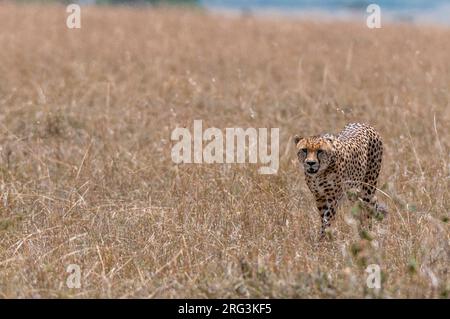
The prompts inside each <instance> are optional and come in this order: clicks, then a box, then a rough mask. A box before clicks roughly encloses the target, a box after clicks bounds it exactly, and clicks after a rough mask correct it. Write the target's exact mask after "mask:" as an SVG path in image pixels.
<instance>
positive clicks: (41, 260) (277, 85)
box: [0, 4, 450, 298]
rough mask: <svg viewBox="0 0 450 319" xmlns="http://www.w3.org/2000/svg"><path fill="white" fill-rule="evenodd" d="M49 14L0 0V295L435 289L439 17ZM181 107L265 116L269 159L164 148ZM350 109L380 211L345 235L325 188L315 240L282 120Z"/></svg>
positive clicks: (448, 135) (233, 122)
mask: <svg viewBox="0 0 450 319" xmlns="http://www.w3.org/2000/svg"><path fill="white" fill-rule="evenodd" d="M65 19H66V13H65V8H64V7H58V6H14V5H10V4H2V5H0V48H1V50H0V61H1V63H0V147H1V159H0V196H1V200H0V203H1V204H0V296H2V297H8V298H10V297H12V298H16V297H82V298H84V297H107V298H109V297H157V298H158V297H170V298H172V297H200V298H209V297H224V298H228V297H283V298H284V297H286V298H291V297H301V298H303V297H305V298H310V297H312V298H316V297H332V298H334V297H357V298H362V297H402V298H403V297H406V298H411V297H433V298H435V297H448V294H449V291H450V280H449V269H448V268H449V261H450V248H449V240H450V237H449V224H448V219H449V210H450V209H449V208H450V203H449V200H450V199H449V171H450V161H449V154H450V153H449V152H450V142H449V140H450V127H449V126H450V125H449V123H450V91H449V88H450V54H449V52H450V30H449V29H440V28H432V27H414V26H402V25H384V26H383V28H382V29H379V30H369V29H367V28H366V27H364V24H363V21H362V22H361V24H357V23H331V22H330V23H326V22H321V23H314V22H301V21H294V20H285V21H283V20H281V19H275V18H273V19H261V18H254V17H250V16H246V17H234V18H232V17H220V16H212V15H209V14H207V13H204V12H202V11H194V10H191V11H185V10H176V9H164V8H161V9H154V10H151V9H142V8H141V9H126V8H107V7H102V8H95V7H89V8H82V28H81V29H80V30H68V29H67V28H66V27H65ZM194 119H202V120H203V124H204V126H209V127H212V126H215V127H218V128H221V129H224V128H226V127H244V128H245V127H279V128H280V144H281V145H280V149H281V156H280V169H279V171H278V174H276V175H272V176H263V175H259V174H258V173H257V169H258V165H228V166H226V165H180V166H176V165H174V164H173V163H172V161H171V157H170V151H171V147H172V142H171V141H170V134H171V131H172V130H173V129H174V128H175V127H177V126H188V127H192V123H193V120H194ZM350 121H363V122H366V123H369V124H371V125H373V126H374V127H376V128H377V130H378V131H379V132H380V133H381V135H382V136H383V138H384V142H385V158H384V164H383V168H382V175H381V178H380V187H381V189H382V190H383V192H384V193H385V194H386V195H383V194H381V193H380V194H379V195H378V197H379V198H381V199H382V200H383V201H384V202H385V203H386V204H387V205H388V206H389V209H390V211H391V213H390V215H389V216H388V218H387V219H385V220H384V221H382V222H379V223H376V224H375V227H374V229H373V232H372V234H371V236H372V238H369V239H367V238H361V237H360V236H359V235H358V232H357V231H356V229H355V225H354V219H353V218H352V208H351V206H350V205H345V206H344V207H343V208H342V209H341V210H340V211H339V214H338V217H337V221H336V223H335V224H334V226H333V229H334V238H333V239H332V240H331V241H326V242H323V243H317V233H318V229H319V224H320V221H319V217H318V213H317V212H316V210H315V208H314V201H313V199H312V197H311V194H310V193H309V191H308V190H307V188H306V185H305V183H304V179H303V176H302V173H301V172H300V171H299V170H298V165H297V163H296V158H295V153H294V149H293V147H292V145H291V142H290V138H291V136H292V135H293V134H296V133H300V134H316V133H321V132H326V131H329V132H336V131H339V130H340V129H341V128H342V127H343V126H344V125H345V124H346V123H347V122H350ZM373 263H376V264H379V265H380V267H381V269H382V271H383V284H382V289H381V290H379V291H376V290H373V289H368V288H367V286H366V277H367V273H365V272H364V270H365V267H366V265H368V264H373ZM69 264H78V265H79V266H80V267H81V270H82V280H81V284H82V287H81V288H80V289H69V288H68V287H67V286H66V279H67V276H68V275H69V274H68V273H66V269H67V266H68V265H69Z"/></svg>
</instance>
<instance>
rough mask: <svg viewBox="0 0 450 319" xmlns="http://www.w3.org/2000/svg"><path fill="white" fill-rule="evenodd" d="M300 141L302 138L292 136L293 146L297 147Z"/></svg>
mask: <svg viewBox="0 0 450 319" xmlns="http://www.w3.org/2000/svg"><path fill="white" fill-rule="evenodd" d="M301 139H302V137H300V136H298V135H295V136H294V144H295V145H297V144H298V142H300V140H301Z"/></svg>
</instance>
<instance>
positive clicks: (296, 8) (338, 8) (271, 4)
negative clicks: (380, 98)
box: [16, 0, 450, 26]
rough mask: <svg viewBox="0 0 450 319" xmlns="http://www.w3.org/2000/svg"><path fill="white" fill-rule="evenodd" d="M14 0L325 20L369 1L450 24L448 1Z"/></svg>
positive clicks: (406, 18) (410, 18)
mask: <svg viewBox="0 0 450 319" xmlns="http://www.w3.org/2000/svg"><path fill="white" fill-rule="evenodd" d="M16 2H21V3H25V2H49V3H50V2H60V3H79V4H103V5H105V4H106V5H107V4H124V5H142V4H149V5H157V4H171V5H178V4H184V5H186V4H187V5H195V6H199V7H202V8H205V9H207V10H210V11H213V12H223V13H231V14H247V15H248V14H254V15H273V14H275V15H280V16H283V17H294V18H296V17H298V18H318V19H325V20H365V19H366V17H367V16H368V13H367V12H366V8H367V6H368V5H369V4H372V3H373V4H377V5H379V6H380V8H381V19H382V21H386V22H407V23H414V24H416V23H417V24H422V23H426V24H440V25H446V26H450V1H447V0H428V1H427V0H377V1H374V0H316V1H315V0H241V1H239V0H16Z"/></svg>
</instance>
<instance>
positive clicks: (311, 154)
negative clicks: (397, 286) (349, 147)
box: [294, 136, 334, 175]
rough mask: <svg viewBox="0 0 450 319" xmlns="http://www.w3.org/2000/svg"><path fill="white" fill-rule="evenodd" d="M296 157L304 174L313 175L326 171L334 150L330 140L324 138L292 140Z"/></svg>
mask: <svg viewBox="0 0 450 319" xmlns="http://www.w3.org/2000/svg"><path fill="white" fill-rule="evenodd" d="M294 143H295V145H296V148H297V157H298V160H299V161H300V165H303V168H304V170H305V173H306V174H308V175H315V174H318V173H320V172H322V171H324V170H326V169H327V167H328V166H329V165H330V163H331V161H332V159H333V153H334V149H333V146H332V144H331V140H330V139H328V138H324V137H317V136H313V137H298V136H296V137H295V138H294Z"/></svg>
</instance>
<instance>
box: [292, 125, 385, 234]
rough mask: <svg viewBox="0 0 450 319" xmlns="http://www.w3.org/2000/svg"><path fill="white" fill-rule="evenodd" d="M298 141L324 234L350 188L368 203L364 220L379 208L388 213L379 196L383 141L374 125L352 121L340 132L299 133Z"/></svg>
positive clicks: (298, 153) (299, 155) (308, 183)
mask: <svg viewBox="0 0 450 319" xmlns="http://www.w3.org/2000/svg"><path fill="white" fill-rule="evenodd" d="M294 142H295V145H296V148H297V150H298V152H297V156H298V159H299V161H300V163H301V164H302V166H303V168H304V171H305V179H306V183H307V185H308V187H309V189H310V190H311V192H312V193H313V195H314V197H315V200H316V204H317V208H318V210H319V212H320V217H321V221H322V227H321V231H320V236H321V237H323V236H324V234H325V231H326V229H327V227H329V226H330V223H331V221H332V220H333V218H334V216H335V215H336V209H337V207H338V205H339V203H340V202H341V200H342V199H343V197H344V195H345V194H346V193H347V191H349V190H357V192H358V194H359V196H358V197H359V198H360V199H361V200H362V203H363V204H364V207H365V209H364V212H363V216H362V220H369V219H371V217H373V216H374V214H375V213H376V212H381V213H385V211H383V209H382V208H381V207H382V206H380V205H379V204H378V201H377V198H376V197H375V191H376V187H377V181H378V176H379V173H380V169H381V161H382V157H383V142H382V140H381V137H380V135H379V134H378V133H377V132H376V131H375V129H374V128H372V127H370V126H368V125H366V124H360V123H351V124H347V125H346V126H345V128H344V130H343V131H341V132H340V133H339V134H337V135H333V134H324V135H320V136H310V137H304V138H302V137H299V136H296V137H295V138H294ZM369 225H370V221H369Z"/></svg>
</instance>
